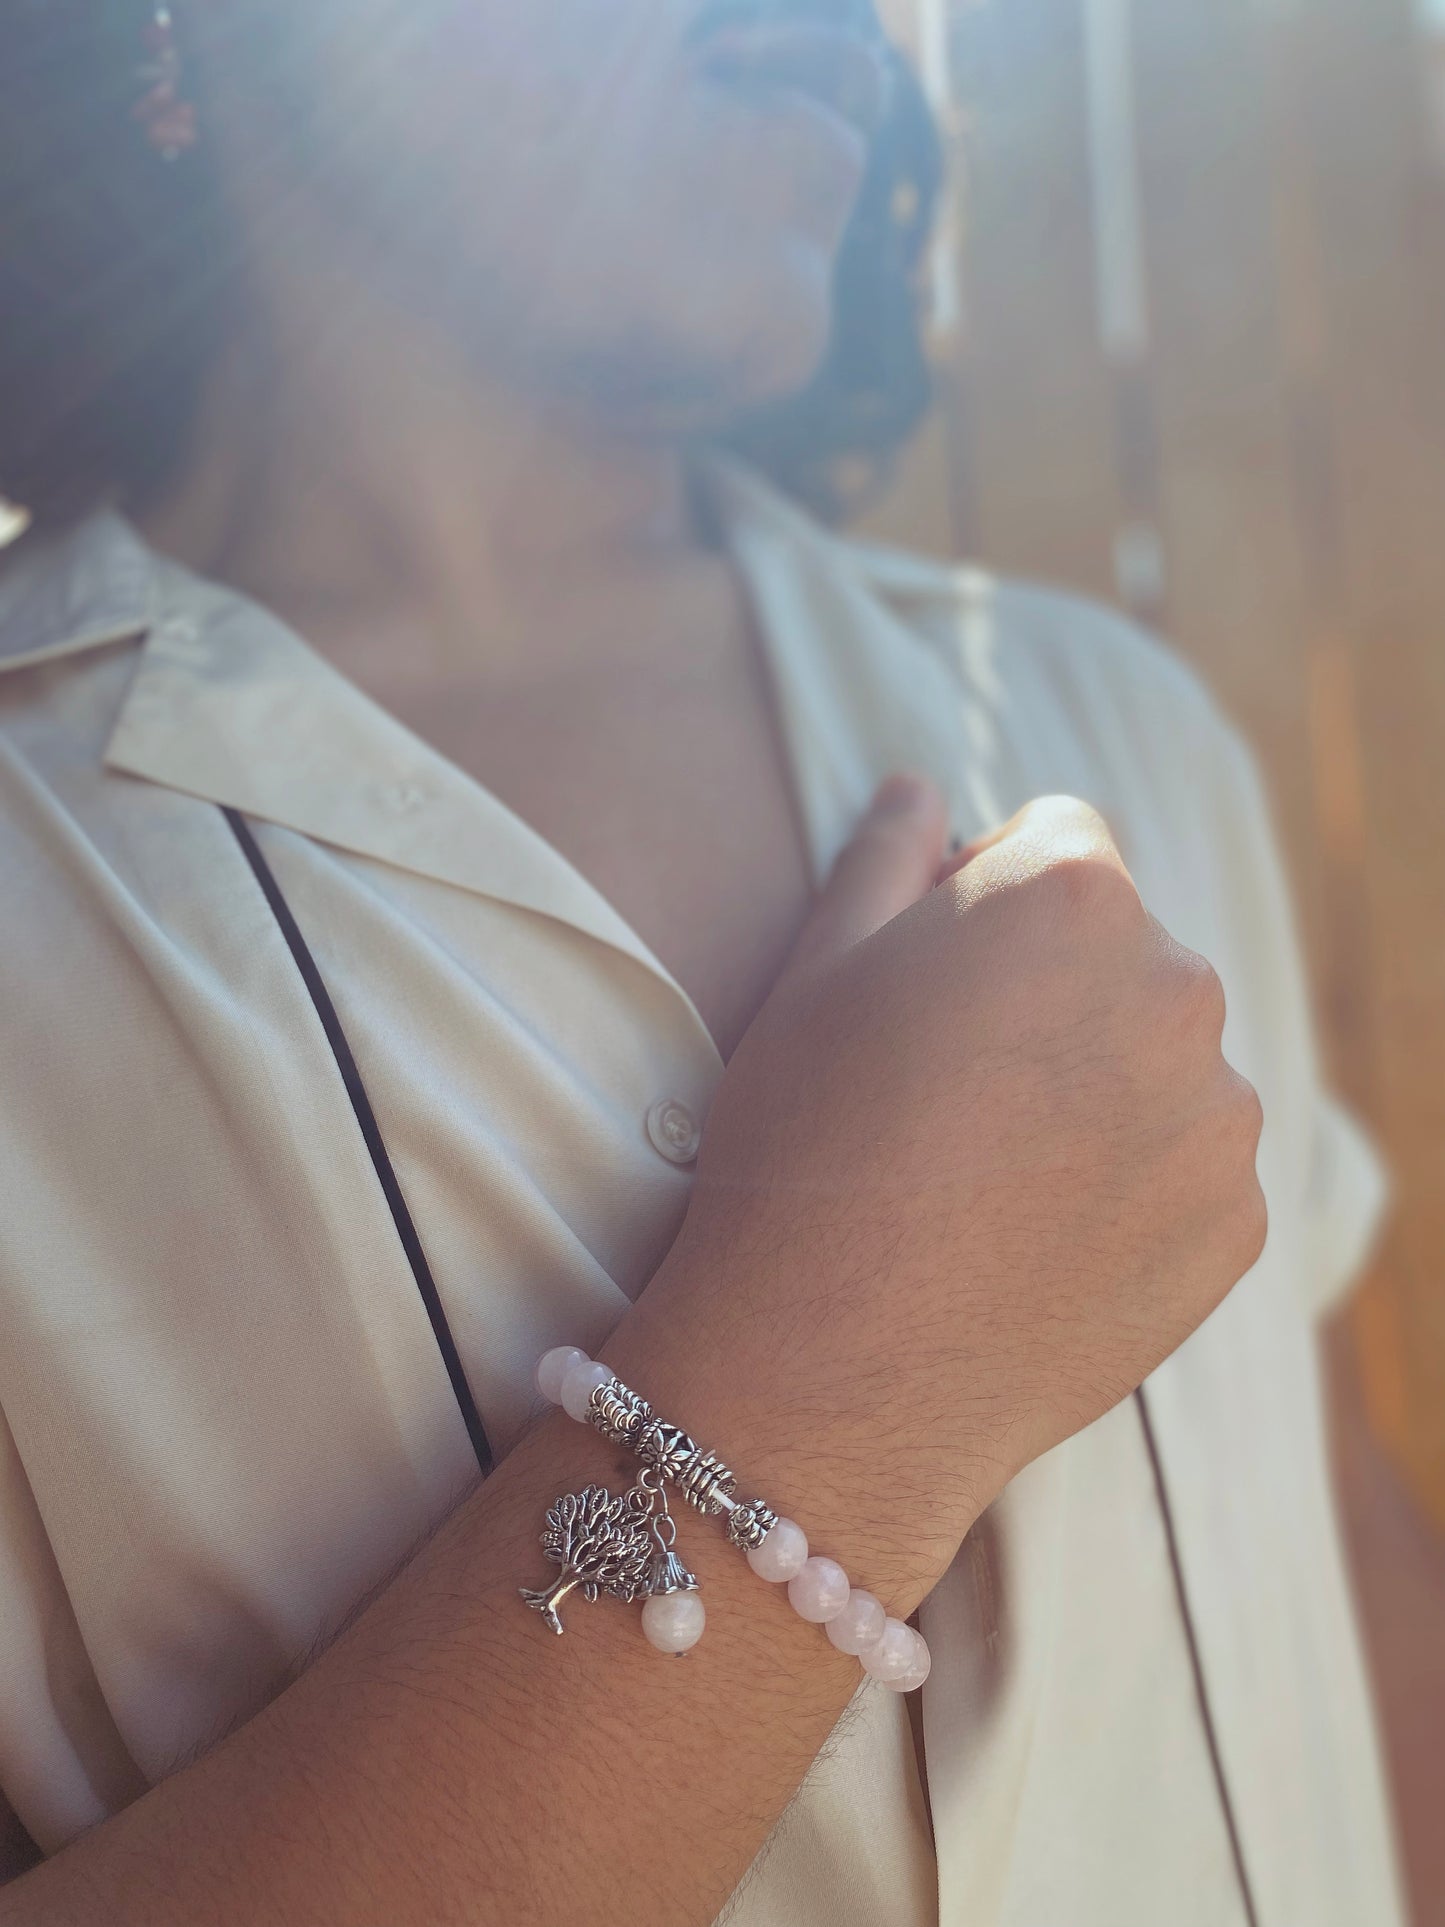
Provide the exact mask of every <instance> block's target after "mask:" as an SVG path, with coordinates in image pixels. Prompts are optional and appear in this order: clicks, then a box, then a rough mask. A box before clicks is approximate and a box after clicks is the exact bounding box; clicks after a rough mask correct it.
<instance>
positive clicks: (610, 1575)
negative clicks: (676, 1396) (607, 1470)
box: [518, 1467, 697, 1633]
mask: <svg viewBox="0 0 1445 1927" xmlns="http://www.w3.org/2000/svg"><path fill="white" fill-rule="evenodd" d="M676 1534H677V1528H676V1526H675V1524H674V1522H673V1519H672V1517H671V1514H670V1513H669V1512H668V1509H667V1494H666V1492H665V1491H664V1490H663V1485H662V1478H661V1475H660V1474H659V1473H657V1472H656V1471H655V1470H654V1469H653V1468H651V1467H649V1468H647V1469H646V1470H644V1471H643V1473H642V1474H641V1476H640V1478H639V1479H638V1482H637V1484H636V1485H635V1486H633V1487H632V1489H631V1491H629V1492H623V1493H620V1494H616V1495H614V1494H613V1493H611V1492H609V1491H608V1490H607V1488H606V1487H605V1486H601V1485H589V1486H587V1487H585V1488H584V1489H583V1490H582V1491H581V1492H566V1493H563V1495H562V1497H561V1498H559V1499H554V1500H553V1502H552V1504H551V1506H550V1507H549V1509H548V1512H547V1519H546V1524H545V1526H544V1528H543V1531H542V1551H543V1552H544V1553H545V1554H546V1556H547V1558H548V1559H550V1560H551V1562H552V1564H553V1565H554V1566H560V1567H561V1568H562V1572H561V1576H560V1578H558V1579H557V1580H555V1581H554V1582H553V1584H552V1585H550V1586H548V1587H545V1588H543V1589H542V1590H540V1591H534V1590H532V1589H531V1588H530V1587H527V1586H522V1587H519V1589H518V1590H519V1591H520V1592H521V1595H522V1597H523V1599H525V1600H526V1602H527V1604H528V1605H529V1606H530V1607H531V1608H532V1610H533V1611H534V1612H538V1613H540V1614H541V1615H542V1617H543V1619H544V1620H545V1621H546V1623H547V1624H548V1625H549V1626H550V1627H551V1628H552V1631H553V1632H554V1633H560V1632H561V1631H562V1630H563V1627H562V1620H561V1617H560V1615H559V1614H558V1611H557V1608H558V1607H559V1606H560V1605H561V1603H562V1601H563V1600H564V1599H565V1598H566V1597H567V1595H568V1594H569V1593H570V1592H574V1591H579V1590H580V1592H581V1594H582V1597H583V1598H584V1599H587V1600H589V1601H590V1600H595V1599H597V1598H598V1597H600V1595H601V1594H602V1593H604V1592H605V1593H609V1594H610V1595H611V1596H612V1598H614V1599H620V1600H622V1601H623V1603H624V1604H625V1605H629V1606H630V1605H633V1604H634V1603H635V1602H636V1601H637V1600H639V1599H643V1600H645V1599H649V1598H654V1597H661V1596H663V1595H666V1594H670V1593H679V1592H696V1590H697V1580H696V1579H695V1578H694V1577H693V1575H692V1574H691V1573H690V1572H689V1571H688V1569H687V1567H686V1566H685V1565H684V1564H683V1563H682V1561H681V1560H680V1559H679V1558H678V1556H677V1554H676V1552H674V1550H673V1541H674V1539H675V1538H676Z"/></svg>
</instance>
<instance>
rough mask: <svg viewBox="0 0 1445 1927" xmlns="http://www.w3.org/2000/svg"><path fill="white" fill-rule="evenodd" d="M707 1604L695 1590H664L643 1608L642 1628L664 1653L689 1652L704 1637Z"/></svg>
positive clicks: (656, 1594) (654, 1595)
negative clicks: (704, 1603)
mask: <svg viewBox="0 0 1445 1927" xmlns="http://www.w3.org/2000/svg"><path fill="white" fill-rule="evenodd" d="M706 1623H707V1608H706V1607H705V1606H704V1605H703V1603H702V1600H701V1599H700V1598H699V1596H698V1594H697V1593H695V1592H660V1593H654V1594H653V1596H652V1598H651V1599H649V1600H648V1602H647V1604H646V1605H645V1606H644V1607H643V1609H642V1630H643V1632H644V1633H645V1634H646V1635H647V1637H648V1639H649V1640H650V1641H651V1642H652V1644H653V1645H654V1646H655V1647H656V1648H657V1650H658V1651H659V1652H660V1653H686V1652H690V1651H691V1649H692V1648H693V1647H694V1646H696V1644H697V1642H698V1641H699V1640H700V1639H701V1638H702V1629H703V1627H704V1625H705V1624H706Z"/></svg>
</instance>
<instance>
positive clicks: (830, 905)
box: [783, 775, 948, 977]
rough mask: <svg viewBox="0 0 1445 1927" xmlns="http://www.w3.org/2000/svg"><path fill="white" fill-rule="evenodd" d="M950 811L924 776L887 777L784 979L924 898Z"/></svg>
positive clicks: (940, 853) (830, 881) (806, 928)
mask: <svg viewBox="0 0 1445 1927" xmlns="http://www.w3.org/2000/svg"><path fill="white" fill-rule="evenodd" d="M947 836H948V809H947V805H946V804H945V802H944V800H943V795H942V792H941V791H940V790H939V789H938V787H937V785H936V784H934V783H931V782H930V781H929V780H928V778H927V777H924V776H912V775H901V776H890V777H889V778H888V781H887V782H886V783H884V785H883V787H882V788H881V789H880V790H879V791H878V794H877V795H876V796H875V797H874V798H873V801H872V803H871V804H870V805H869V809H868V814H867V815H866V816H865V817H864V818H863V821H862V822H861V823H860V824H859V826H858V828H857V829H856V830H855V831H854V833H853V837H852V840H851V842H849V843H848V845H847V846H846V848H845V849H844V850H843V852H842V854H841V855H840V856H839V858H838V860H837V862H836V863H835V864H834V865H833V871H832V874H831V876H830V877H829V878H828V882H827V885H826V887H825V888H824V890H823V894H822V895H821V896H820V897H819V899H818V901H817V903H816V904H815V905H814V906H813V910H812V914H811V915H810V916H809V918H808V921H807V923H806V924H805V925H804V926H803V932H802V935H801V936H800V937H799V938H798V941H797V944H796V945H795V947H794V949H793V953H792V955H791V957H790V958H789V959H788V963H787V966H786V968H785V970H784V972H783V975H784V977H788V976H791V975H792V973H793V972H794V971H798V970H806V969H807V968H809V966H811V965H813V964H816V963H820V962H822V961H823V960H824V959H825V958H828V957H836V956H840V955H841V954H842V953H843V951H845V950H847V949H849V948H851V946H852V945H853V944H855V943H860V942H861V941H862V940H863V938H864V937H871V936H872V934H873V932H874V931H875V930H881V929H882V928H883V925H884V924H885V923H891V922H892V921H893V919H894V918H895V917H897V916H901V915H902V913H903V912H904V911H905V910H907V909H909V908H910V906H911V905H913V904H915V903H917V902H918V900H919V898H920V897H925V896H927V894H928V892H929V891H930V890H931V889H932V888H933V884H934V881H935V879H936V878H937V876H938V872H939V867H940V865H941V863H942V861H943V850H944V843H945V841H946V839H947Z"/></svg>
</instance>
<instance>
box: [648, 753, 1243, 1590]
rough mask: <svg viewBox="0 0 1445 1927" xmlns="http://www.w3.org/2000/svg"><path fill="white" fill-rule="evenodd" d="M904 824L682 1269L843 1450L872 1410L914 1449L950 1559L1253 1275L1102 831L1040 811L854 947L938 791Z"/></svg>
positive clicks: (742, 1130)
mask: <svg viewBox="0 0 1445 1927" xmlns="http://www.w3.org/2000/svg"><path fill="white" fill-rule="evenodd" d="M894 805H895V806H894V807H893V808H892V809H891V810H888V811H885V812H884V813H882V814H881V815H875V816H874V818H873V819H872V820H871V822H870V824H869V825H867V826H865V829H864V831H863V833H862V834H861V836H860V837H859V839H858V841H857V842H855V844H854V845H853V846H852V848H851V849H850V850H849V851H848V852H847V853H846V854H845V856H844V858H843V861H842V864H841V865H840V873H839V876H838V878H837V879H836V880H835V885H834V889H833V890H832V892H830V896H829V899H827V900H825V902H824V904H823V905H821V906H820V909H819V912H818V915H817V917H816V918H815V920H814V924H813V926H812V927H811V928H810V930H809V931H808V932H807V933H806V935H805V938H804V941H803V943H802V945H801V946H800V953H799V957H798V959H797V961H796V963H795V965H794V966H793V968H792V969H790V970H789V971H788V973H787V974H786V976H785V978H784V980H783V982H782V983H781V984H780V985H779V987H778V990H777V992H776V993H775V995H774V996H773V998H772V999H771V1000H770V1002H769V1003H768V1005H767V1006H766V1007H765V1009H764V1010H763V1011H762V1013H761V1014H760V1016H759V1017H758V1019H757V1021H756V1023H755V1024H754V1025H753V1027H752V1029H751V1030H750V1032H749V1033H748V1035H747V1037H746V1038H745V1039H744V1041H743V1043H742V1045H741V1047H740V1048H739V1050H738V1052H737V1054H736V1056H735V1058H734V1060H733V1062H732V1065H731V1066H730V1068H729V1070H728V1073H727V1076H726V1078H725V1079H724V1082H723V1084H722V1087H721V1089H720V1091H719V1093H718V1097H717V1100H716V1102H715V1104H714V1107H713V1111H712V1114H711V1117H710V1119H709V1121H708V1126H707V1130H706V1133H705V1137H704V1143H703V1148H702V1155H701V1161H700V1166H699V1171H698V1181H697V1189H696V1194H695V1197H694V1201H693V1204H692V1207H691V1210H690V1211H689V1215H688V1220H687V1225H686V1230H685V1233H684V1237H683V1240H682V1243H681V1246H680V1248H679V1251H678V1253H677V1254H676V1257H677V1259H678V1260H680V1261H683V1262H685V1263H686V1264H687V1265H688V1266H689V1267H696V1268H698V1269H700V1270H701V1271H702V1272H705V1273H706V1274H707V1275H708V1276H709V1277H710V1278H711V1279H712V1280H714V1281H717V1280H720V1279H723V1278H729V1277H731V1278H733V1279H736V1278H738V1276H739V1275H740V1274H741V1275H746V1276H749V1277H751V1278H752V1279H753V1280H754V1281H755V1283H754V1287H753V1290H752V1295H751V1297H750V1296H749V1293H748V1288H747V1287H746V1286H744V1287H741V1293H742V1301H743V1302H748V1303H751V1305H752V1306H753V1310H754V1315H755V1316H756V1318H757V1319H758V1320H759V1321H760V1323H761V1324H765V1325H766V1327H767V1329H768V1331H769V1334H770V1337H769V1343H770V1344H771V1345H774V1346H777V1345H781V1346H782V1347H783V1348H784V1355H785V1359H786V1364H787V1368H788V1369H789V1370H791V1371H792V1372H794V1373H795V1374H796V1377H797V1382H798V1383H799V1385H800V1386H804V1387H806V1388H807V1389H808V1393H809V1400H808V1409H809V1413H810V1419H809V1422H810V1424H813V1425H821V1426H822V1427H824V1428H825V1430H826V1431H827V1432H828V1433H830V1434H838V1435H839V1449H840V1451H844V1452H846V1450H847V1449H848V1444H847V1442H846V1441H845V1440H843V1438H842V1437H841V1434H842V1432H844V1431H846V1429H847V1428H848V1427H849V1426H850V1425H852V1424H853V1423H854V1422H855V1415H856V1411H857V1409H858V1408H859V1407H860V1406H861V1408H863V1409H866V1410H867V1411H868V1412H869V1413H870V1414H871V1415H872V1420H873V1423H872V1427H871V1429H870V1433H869V1437H868V1440H867V1442H866V1448H865V1449H867V1450H870V1451H874V1452H877V1451H885V1452H886V1451H887V1450H889V1449H890V1445H891V1443H892V1442H901V1441H910V1442H913V1443H912V1444H911V1446H910V1449H911V1450H912V1451H913V1452H914V1453H915V1455H916V1456H915V1457H914V1458H913V1459H912V1460H911V1461H910V1467H909V1477H910V1480H911V1481H913V1482H914V1485H915V1487H917V1486H918V1485H919V1484H920V1483H921V1482H923V1481H925V1480H927V1479H928V1478H929V1476H930V1468H931V1475H932V1478H933V1480H934V1481H935V1482H936V1483H935V1488H934V1492H933V1503H932V1506H931V1507H929V1508H924V1510H926V1511H927V1513H928V1516H929V1518H930V1519H931V1521H932V1522H933V1526H934V1528H935V1529H936V1530H937V1531H938V1533H939V1544H938V1551H939V1555H940V1557H942V1556H943V1555H944V1554H945V1553H946V1552H949V1551H951V1549H952V1547H953V1546H954V1545H956V1543H957V1538H958V1537H959V1536H961V1534H962V1531H963V1530H964V1529H966V1526H967V1523H968V1520H967V1518H966V1517H964V1516H962V1513H961V1512H960V1509H959V1508H960V1506H963V1507H978V1506H981V1505H982V1504H983V1503H984V1502H986V1501H987V1500H988V1499H990V1498H992V1497H993V1496H994V1495H995V1493H996V1492H997V1491H998V1490H999V1488H1000V1487H1001V1486H1002V1485H1003V1484H1004V1483H1005V1482H1006V1481H1007V1479H1008V1478H1010V1477H1011V1476H1012V1475H1013V1474H1014V1473H1016V1472H1017V1471H1019V1470H1020V1469H1021V1467H1022V1466H1023V1465H1025V1464H1026V1463H1027V1462H1028V1461H1029V1460H1031V1459H1033V1458H1035V1457H1037V1456H1038V1455H1039V1454H1040V1453H1042V1452H1044V1451H1046V1450H1047V1449H1048V1448H1049V1447H1050V1446H1053V1445H1055V1444H1057V1443H1058V1442H1059V1441H1060V1440H1062V1439H1064V1438H1067V1437H1068V1436H1069V1435H1070V1434H1071V1433H1073V1432H1075V1431H1078V1430H1079V1429H1081V1428H1082V1427H1083V1426H1085V1425H1087V1424H1088V1423H1089V1422H1090V1421H1091V1420H1093V1419H1095V1418H1097V1417H1099V1416H1100V1415H1101V1414H1102V1413H1103V1412H1105V1411H1106V1410H1108V1408H1109V1407H1110V1406H1111V1405H1113V1404H1114V1403H1115V1402H1116V1401H1118V1400H1119V1399H1121V1398H1123V1397H1125V1396H1126V1395H1127V1394H1128V1393H1129V1392H1130V1391H1132V1390H1133V1389H1134V1387H1135V1386H1137V1385H1138V1384H1139V1383H1140V1382H1141V1381H1142V1380H1143V1379H1144V1378H1145V1377H1146V1376H1147V1375H1148V1373H1149V1372H1151V1371H1152V1370H1153V1369H1154V1367H1155V1366H1157V1365H1158V1364H1159V1363H1160V1362H1161V1361H1162V1360H1163V1359H1164V1358H1165V1357H1166V1356H1167V1355H1168V1353H1170V1352H1171V1351H1173V1350H1174V1348H1175V1347H1176V1346H1177V1345H1178V1344H1179V1343H1180V1342H1181V1341H1182V1340H1183V1339H1184V1338H1185V1337H1187V1336H1188V1334H1189V1333H1190V1332H1191V1331H1192V1330H1193V1329H1194V1327H1195V1326H1196V1325H1198V1324H1199V1323H1200V1322H1201V1321H1202V1320H1203V1319H1204V1318H1205V1317H1206V1316H1207V1315H1208V1313H1209V1312H1210V1311H1212V1310H1213V1309H1214V1307H1215V1306H1216V1305H1217V1304H1218V1303H1219V1301H1220V1299H1221V1298H1222V1297H1223V1296H1224V1295H1225V1293H1226V1292H1227V1291H1228V1290H1229V1289H1230V1287H1231V1286H1232V1285H1233V1284H1234V1283H1235V1282H1236V1281H1237V1280H1238V1279H1239V1278H1240V1277H1241V1276H1242V1274H1243V1273H1244V1272H1245V1271H1247V1270H1248V1269H1249V1267H1250V1266H1251V1265H1252V1264H1253V1263H1254V1261H1255V1259H1256V1258H1257V1257H1258V1256H1259V1253H1260V1250H1261V1247H1262V1244H1263V1239H1264V1232H1265V1209H1264V1200H1263V1196H1262V1193H1261V1191H1260V1188H1259V1184H1258V1180H1257V1178H1256V1176H1255V1168H1254V1167H1255V1153H1256V1149H1257V1144H1258V1138H1259V1129H1260V1111H1259V1104H1258V1100H1257V1098H1256V1097H1255V1094H1254V1091H1253V1089H1252V1088H1251V1087H1250V1085H1249V1084H1247V1083H1246V1082H1245V1081H1244V1079H1243V1078H1241V1077H1240V1076H1238V1075H1237V1074H1236V1073H1235V1072H1234V1071H1232V1070H1231V1069H1230V1068H1229V1066H1228V1065H1227V1064H1226V1063H1225V1061H1224V1058H1223V1056H1222V1054H1221V1049H1220V1036H1221V1031H1222V1028H1223V1022H1224V997H1223V993H1222V991H1221V989H1220V985H1219V980H1218V978H1217V977H1216V976H1215V974H1214V972H1213V971H1212V970H1211V969H1210V967H1209V966H1208V964H1206V963H1205V962H1204V961H1203V960H1202V959H1201V958H1199V957H1197V956H1195V955H1194V954H1193V953H1192V952H1189V951H1187V950H1184V949H1183V948H1181V947H1180V946H1179V945H1178V944H1176V943H1175V942H1174V941H1173V940H1172V939H1171V938H1170V937H1169V936H1168V935H1167V934H1166V932H1165V931H1164V930H1162V929H1161V928H1160V926H1159V925H1158V924H1157V923H1156V922H1155V921H1154V920H1153V918H1152V917H1150V916H1149V914H1148V913H1147V912H1146V910H1145V909H1144V907H1143V905H1142V904H1141V902H1140V900H1139V895H1138V892H1137V890H1136V889H1135V887H1134V885H1133V883H1132V881H1131V880H1130V878H1129V875H1128V873H1127V871H1126V870H1125V868H1124V865H1123V863H1122V861H1121V859H1120V857H1119V853H1118V851H1117V850H1116V849H1115V847H1114V844H1113V842H1112V840H1111V839H1110V836H1109V833H1108V831H1107V829H1106V828H1105V826H1104V823H1103V821H1102V820H1101V818H1100V817H1099V816H1098V815H1097V813H1096V812H1094V811H1093V810H1091V809H1089V808H1088V807H1086V806H1085V805H1084V804H1081V803H1076V802H1073V801H1070V800H1068V799H1060V798H1052V799H1048V800H1045V801H1042V802H1038V803H1035V804H1032V805H1030V806H1029V807H1028V808H1027V809H1025V810H1024V811H1023V812H1021V814H1020V815H1019V816H1017V817H1016V818H1015V819H1014V820H1013V822H1011V823H1009V824H1008V825H1006V826H1005V827H1004V828H1003V829H1001V830H999V831H998V832H996V833H995V834H994V835H993V836H991V837H989V838H986V839H984V840H983V841H982V842H981V843H979V844H977V845H975V846H973V847H972V848H971V849H970V850H967V851H965V852H964V853H963V854H962V856H960V857H959V858H958V859H957V861H956V863H954V864H951V865H945V866H944V869H943V873H942V880H941V881H940V882H939V883H938V885H937V887H936V888H933V889H931V890H928V891H926V892H925V893H923V894H922V895H921V896H920V897H919V900H918V901H916V902H911V903H910V904H909V906H908V907H906V908H905V909H903V911H902V913H901V914H899V915H896V916H894V917H893V918H892V920H891V921H888V922H887V924H886V926H885V927H884V928H882V929H881V930H877V931H876V933H873V934H870V929H871V926H872V925H873V924H874V922H875V920H876V917H875V913H877V912H879V911H882V912H884V913H886V912H887V911H888V910H889V909H890V908H891V907H893V906H895V905H896V903H897V901H898V899H899V898H905V899H907V898H911V897H913V896H914V895H915V894H917V885H918V881H919V872H920V866H921V864H922V863H924V862H925V861H926V860H927V859H928V857H929V854H930V851H931V848H932V844H933V841H934V835H935V826H936V820H937V809H938V804H937V799H936V797H934V795H933V794H932V793H931V791H930V790H929V789H928V788H927V787H926V786H920V785H915V786H914V791H913V801H912V805H911V807H910V806H909V804H908V802H907V800H906V798H903V797H895V799H894ZM671 1262H672V1261H670V1263H671ZM820 1281H821V1294H820ZM733 1288H734V1289H735V1290H737V1289H739V1287H737V1286H736V1285H735V1286H734V1287H733ZM764 1294H766V1302H765V1298H764ZM770 1314H771V1315H770ZM775 1327H780V1333H779V1332H777V1331H775ZM820 1407H821V1408H822V1409H821V1410H820V1409H819V1408H820ZM860 1443H861V1442H860ZM961 1464H967V1465H968V1466H969V1467H970V1468H972V1469H973V1472H974V1475H975V1476H974V1477H973V1479H972V1481H971V1482H970V1484H969V1486H968V1488H967V1491H966V1495H965V1494H963V1493H961V1491H960V1482H959V1480H958V1477H957V1469H958V1467H959V1466H960V1465H961ZM950 1495H951V1496H950Z"/></svg>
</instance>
